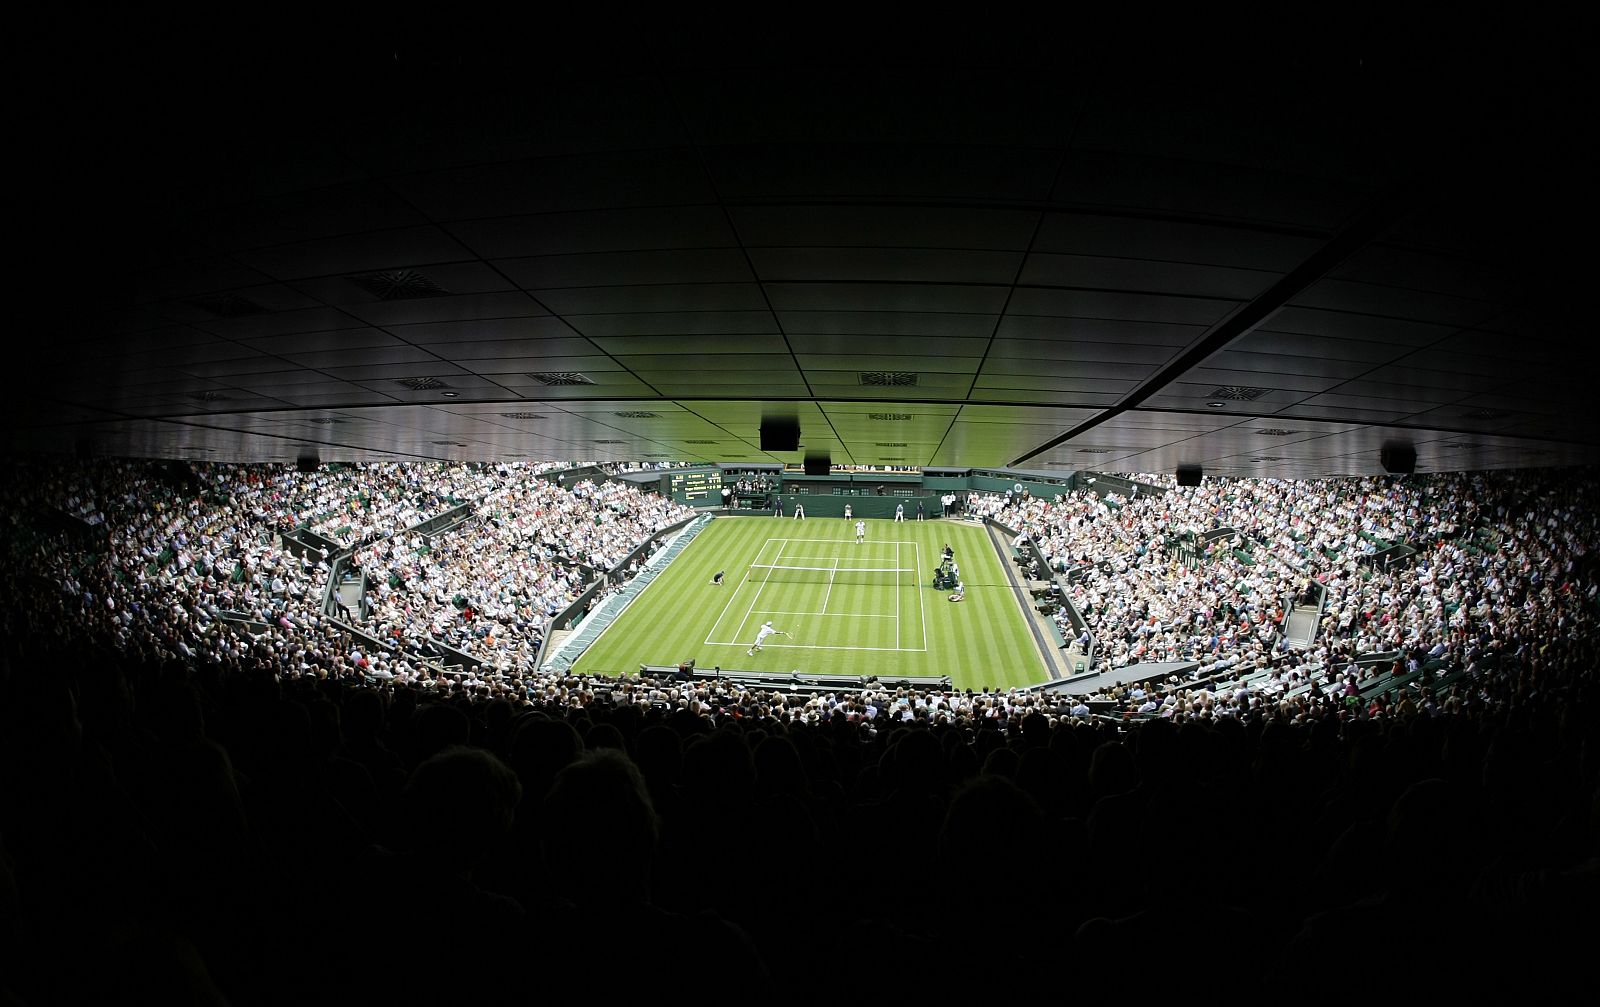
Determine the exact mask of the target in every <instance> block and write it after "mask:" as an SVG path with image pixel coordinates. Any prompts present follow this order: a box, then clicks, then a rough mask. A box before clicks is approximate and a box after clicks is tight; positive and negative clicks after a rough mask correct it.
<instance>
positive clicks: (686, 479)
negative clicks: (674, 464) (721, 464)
mask: <svg viewBox="0 0 1600 1007" xmlns="http://www.w3.org/2000/svg"><path fill="white" fill-rule="evenodd" d="M667 488H668V492H669V493H670V494H671V495H672V499H674V500H676V501H678V502H679V503H687V504H696V503H706V502H708V501H713V502H716V503H721V502H722V472H721V470H719V469H698V470H689V471H684V472H673V473H672V474H671V475H670V476H669V477H668V483H667Z"/></svg>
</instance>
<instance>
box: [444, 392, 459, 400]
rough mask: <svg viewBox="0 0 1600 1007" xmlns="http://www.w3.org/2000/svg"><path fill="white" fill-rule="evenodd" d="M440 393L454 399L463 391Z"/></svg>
mask: <svg viewBox="0 0 1600 1007" xmlns="http://www.w3.org/2000/svg"><path fill="white" fill-rule="evenodd" d="M439 394H441V395H443V396H444V397H445V398H447V399H453V398H455V397H456V396H457V395H460V394H461V393H460V392H440V393H439Z"/></svg>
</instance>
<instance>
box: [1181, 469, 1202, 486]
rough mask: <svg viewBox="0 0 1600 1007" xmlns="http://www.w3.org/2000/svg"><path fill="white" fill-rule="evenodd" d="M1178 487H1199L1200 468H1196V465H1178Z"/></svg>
mask: <svg viewBox="0 0 1600 1007" xmlns="http://www.w3.org/2000/svg"><path fill="white" fill-rule="evenodd" d="M1178 485H1179V486H1198V485H1200V466H1198V465H1179V466H1178Z"/></svg>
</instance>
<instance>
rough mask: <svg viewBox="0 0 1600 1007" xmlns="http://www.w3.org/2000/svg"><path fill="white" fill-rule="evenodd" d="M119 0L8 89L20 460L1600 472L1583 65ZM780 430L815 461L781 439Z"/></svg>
mask: <svg viewBox="0 0 1600 1007" xmlns="http://www.w3.org/2000/svg"><path fill="white" fill-rule="evenodd" d="M120 16H121V17H124V18H126V21H125V22H124V23H120V24H111V25H103V26H101V27H100V28H99V29H97V30H95V31H93V32H88V33H85V32H83V31H81V30H80V29H76V28H75V29H73V30H72V32H71V33H68V32H67V31H64V30H58V31H53V32H44V33H42V34H39V35H34V36H30V42H31V44H32V45H33V46H34V47H35V49H36V55H35V58H34V59H33V60H32V61H30V62H29V63H28V65H27V66H25V67H22V68H20V73H21V76H20V77H19V78H17V79H14V80H13V82H12V90H13V93H14V94H16V95H18V96H19V97H20V98H21V101H20V103H19V107H20V118H19V121H18V122H17V123H16V124H15V125H16V128H17V130H18V133H17V135H18V136H20V137H21V138H23V140H24V142H23V143H19V144H18V145H16V146H15V147H14V148H13V155H14V157H16V158H18V159H20V161H21V163H22V164H23V165H24V166H25V167H27V168H29V169H35V171H34V173H35V174H36V176H37V177H36V179H35V180H34V183H33V187H32V188H30V189H28V190H25V191H24V192H23V193H22V196H23V198H24V200H25V202H26V204H27V206H26V209H27V210H28V213H29V216H31V217H32V218H33V221H34V222H35V223H36V224H38V225H39V226H38V227H36V228H34V229H33V230H31V231H29V232H27V235H26V236H25V237H24V238H23V239H22V240H20V241H19V245H20V246H21V248H20V251H21V252H22V253H23V254H24V255H25V256H26V257H28V258H29V259H31V260H32V262H33V264H34V266H35V267H36V268H35V269H34V270H31V271H28V272H27V273H25V274H24V275H23V277H22V278H21V279H19V289H15V290H14V291H13V303H14V306H15V307H17V308H18V309H19V313H20V317H21V318H23V319H27V320H28V326H27V328H26V329H25V330H24V331H21V332H18V333H16V335H18V336H20V337H21V338H20V339H17V340H14V341H13V343H12V350H11V352H12V353H13V354H18V355H20V357H21V360H20V361H19V363H20V373H21V381H20V383H19V384H20V387H17V388H15V389H14V391H13V395H12V397H11V398H10V399H9V400H8V405H7V407H6V408H7V423H6V430H7V444H6V447H7V449H9V450H11V451H21V450H46V451H61V452H73V451H80V452H85V451H86V452H93V453H97V454H110V455H125V454H127V455H141V456H156V457H183V458H195V459H215V460H250V461H263V460H265V461H289V460H292V459H294V458H295V457H296V456H298V455H300V454H301V453H303V452H304V451H306V450H314V451H316V452H317V453H318V454H319V456H320V458H321V459H322V460H323V461H331V460H389V459H468V460H471V459H525V458H539V459H547V458H554V459H560V458H586V459H617V460H650V459H673V460H695V459H704V460H708V461H752V462H756V461H759V462H795V461H799V460H800V459H801V458H802V457H803V456H804V455H807V454H821V453H826V454H829V455H831V457H832V460H833V461H834V462H839V463H854V464H879V463H887V464H896V465H935V466H954V467H965V466H977V467H997V466H1005V465H1017V466H1020V467H1024V468H1028V469H1034V470H1052V469H1060V470H1071V469H1077V468H1096V469H1104V470H1121V471H1169V472H1170V471H1172V470H1173V469H1175V468H1176V467H1177V466H1179V465H1200V466H1203V468H1204V470H1205V472H1206V473H1207V474H1212V475H1291V476H1305V475H1328V474H1364V473H1376V472H1381V471H1382V470H1383V469H1382V467H1381V464H1380V448H1381V446H1382V445H1384V444H1385V443H1390V442H1399V443H1401V444H1406V445H1410V446H1413V447H1414V449H1415V452H1416V458H1417V470H1418V471H1438V470H1458V469H1489V468H1506V467H1521V466H1528V465H1554V464H1572V463H1589V462H1593V461H1594V460H1595V459H1596V458H1597V456H1600V425H1597V424H1595V423H1594V422H1592V421H1591V419H1590V417H1591V415H1592V411H1593V401H1594V396H1595V387H1594V385H1595V378H1596V374H1597V373H1600V371H1597V368H1596V366H1595V363H1596V357H1597V351H1596V349H1595V347H1594V344H1593V342H1592V341H1591V340H1590V339H1589V333H1588V331H1587V324H1586V323H1587V315H1588V312H1587V311H1585V310H1580V307H1579V301H1578V298H1579V295H1580V293H1586V292H1587V287H1588V277H1587V276H1586V275H1584V273H1583V269H1582V267H1583V266H1586V265H1587V260H1588V258H1590V257H1591V256H1589V255H1588V254H1587V253H1588V251H1589V250H1588V249H1587V247H1586V243H1587V240H1588V239H1589V237H1590V235H1591V234H1592V233H1593V228H1592V226H1591V225H1592V211H1591V209H1590V207H1589V197H1588V193H1587V191H1586V190H1587V187H1588V184H1589V182H1590V179H1589V173H1590V170H1591V167H1592V166H1591V165H1590V163H1589V160H1588V158H1587V154H1586V150H1587V137H1586V136H1585V135H1583V133H1584V130H1583V129H1582V127H1583V126H1585V125H1586V124H1587V121H1588V117H1587V115H1586V114H1585V115H1579V114H1578V110H1579V109H1580V108H1581V103H1582V102H1583V101H1586V99H1585V98H1583V97H1582V96H1581V95H1582V91H1581V90H1577V89H1573V88H1572V87H1571V84H1572V82H1573V81H1574V80H1576V79H1578V78H1579V77H1580V76H1581V75H1580V74H1579V72H1578V71H1577V70H1576V69H1575V65H1576V63H1575V57H1574V55H1573V54H1572V53H1571V52H1569V50H1567V49H1563V48H1556V49H1546V48H1543V47H1542V46H1539V45H1535V44H1534V43H1533V42H1528V41H1521V42H1519V41H1518V40H1516V39H1507V40H1501V39H1493V40H1487V41H1486V40H1485V39H1484V37H1483V36H1479V35H1477V33H1474V36H1475V37H1474V38H1472V39H1460V38H1457V39H1452V38H1447V37H1446V38H1441V37H1433V38H1432V40H1431V42H1429V43H1425V44H1418V45H1416V46H1412V45H1398V46H1385V45H1382V44H1374V43H1373V42H1372V41H1371V40H1362V39H1360V38H1356V37H1350V38H1342V39H1337V40H1336V41H1337V43H1338V44H1335V45H1328V46H1318V47H1317V52H1316V53H1315V54H1311V53H1310V52H1309V50H1305V49H1302V48H1299V47H1291V46H1289V45H1288V44H1287V43H1285V42H1282V41H1281V40H1280V41H1279V42H1277V43H1276V44H1273V45H1271V46H1268V47H1266V48H1264V49H1262V50H1259V51H1255V52H1252V53H1250V54H1249V58H1248V59H1246V60H1238V59H1236V58H1235V57H1234V56H1232V55H1231V54H1228V55H1225V54H1223V53H1221V52H1220V51H1218V50H1214V49H1208V50H1205V51H1202V52H1200V53H1199V55H1198V57H1196V55H1195V54H1193V53H1190V54H1188V55H1187V57H1186V58H1185V59H1184V60H1182V61H1180V62H1179V63H1176V64H1169V63H1166V62H1164V61H1162V60H1158V59H1156V58H1155V57H1153V56H1148V55H1146V56H1128V55H1127V54H1126V53H1123V52H1118V53H1116V54H1113V53H1111V52H1109V51H1107V50H1106V49H1105V48H1104V47H1102V46H1100V45H1099V44H1097V41H1096V39H1095V38H1093V37H1092V36H1086V35H1085V34H1084V33H1081V32H1080V33H1079V34H1077V35H1074V36H1072V37H1071V38H1068V39H1065V40H1063V41H1059V42H1056V41H1049V42H1044V41H1040V40H1037V39H1033V40H1030V39H1028V38H1023V39H1021V40H1014V41H1013V42H1012V46H1011V48H1008V49H1005V50H1003V51H1001V50H995V49H989V48H986V49H984V50H983V51H982V52H978V51H976V50H970V51H969V50H952V49H949V48H944V49H938V48H933V47H932V46H931V45H930V44H929V43H930V40H929V39H928V38H922V39H920V40H919V41H920V42H921V43H922V47H920V48H919V47H918V46H916V45H910V44H908V45H904V46H900V47H897V48H892V49H891V48H886V47H884V46H881V45H880V46H877V47H874V46H872V45H866V44H862V45H858V46H856V47H855V48H854V49H850V50H841V49H839V48H837V46H834V47H829V48H825V49H817V50H811V51H809V52H807V51H805V49H804V45H803V44H801V43H799V42H796V43H795V44H792V45H789V46H787V47H784V48H783V50H782V51H781V52H774V51H773V50H772V48H771V46H772V45H773V43H772V38H771V34H772V33H769V34H767V35H765V36H764V39H765V41H764V42H763V43H762V44H761V45H757V44H755V43H754V42H745V43H727V44H720V43H719V44H717V45H711V44H708V43H707V44H701V45H698V46H694V45H686V44H682V43H683V42H684V39H685V38H687V37H688V36H690V35H692V34H693V32H692V31H691V30H689V29H683V30H681V31H680V33H679V34H678V35H676V36H670V37H668V38H667V40H666V41H664V42H663V44H659V45H657V44H646V41H645V37H644V36H643V35H642V34H640V33H635V34H634V35H633V36H631V37H629V38H623V37H622V36H620V35H617V34H602V35H601V36H599V37H590V38H588V39H586V40H574V39H570V38H561V37H553V36H551V35H549V34H545V35H541V36H539V37H538V38H537V39H536V40H532V41H528V42H527V43H526V44H519V43H523V41H524V40H523V37H521V36H518V37H517V38H515V39H512V40H510V41H507V40H499V41H496V40H494V39H492V38H491V37H490V36H489V35H487V34H482V33H478V34H467V33H464V32H450V31H440V32H439V33H437V34H436V35H433V36H427V35H421V36H418V35H416V34H415V33H413V36H414V37H412V38H411V39H409V40H406V41H403V42H396V41H394V40H393V39H374V38H370V37H368V38H363V39H362V40H361V41H355V42H351V41H347V40H345V36H344V35H343V34H340V35H339V38H340V39H341V40H340V41H338V42H336V43H333V42H330V43H327V44H319V43H315V42H301V43H298V44H293V45H290V44H285V45H281V46H278V45H275V44H270V43H263V42H259V41H253V39H252V36H251V35H250V34H249V30H248V29H244V28H241V27H239V26H231V27H230V28H228V29H222V28H219V29H217V30H216V31H215V32H214V33H213V34H212V35H210V36H202V37H200V39H199V40H197V41H195V42H187V41H184V42H168V41H164V40H165V39H166V38H167V36H166V34H165V28H164V27H163V26H161V25H159V24H157V25H150V24H147V23H145V22H143V21H142V20H141V21H139V22H138V23H135V18H136V15H134V14H127V15H120ZM141 17H142V16H141ZM284 17H285V18H287V15H284ZM424 27H425V28H427V27H431V26H424ZM296 30H298V29H296ZM307 30H308V31H310V29H307ZM1018 30H1019V32H1023V33H1024V34H1026V26H1018ZM776 34H780V35H781V34H783V33H781V32H779V33H776ZM956 37H958V33H956V34H952V36H951V38H956ZM989 41H993V40H992V39H990V40H989ZM1429 53H1434V54H1435V55H1428V54H1429ZM46 67H48V68H49V71H50V72H49V73H48V74H45V73H43V72H41V71H42V68H46ZM13 70H14V71H15V70H19V67H18V66H17V65H13ZM35 273H36V274H37V275H32V274H35ZM14 278H15V277H14ZM1582 307H1583V308H1587V307H1588V305H1587V304H1584V305H1583V306H1582ZM785 414H790V415H793V416H794V417H795V418H797V419H798V422H799V425H800V428H801V437H800V441H801V443H802V445H803V447H801V448H800V449H799V450H797V451H792V452H771V451H763V450H761V448H760V437H759V433H758V431H759V429H760V427H761V425H762V423H763V420H764V419H772V418H774V417H781V416H783V415H785Z"/></svg>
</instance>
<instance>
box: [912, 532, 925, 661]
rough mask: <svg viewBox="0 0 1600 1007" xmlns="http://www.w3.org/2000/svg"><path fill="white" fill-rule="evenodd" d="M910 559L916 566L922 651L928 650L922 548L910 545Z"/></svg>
mask: <svg viewBox="0 0 1600 1007" xmlns="http://www.w3.org/2000/svg"><path fill="white" fill-rule="evenodd" d="M911 550H912V551H911V558H912V559H913V560H914V561H915V562H916V564H917V611H918V612H920V613H921V614H922V649H923V650H927V649H928V603H927V602H926V601H923V599H922V548H921V547H920V546H919V545H918V544H917V543H915V542H913V543H911Z"/></svg>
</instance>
